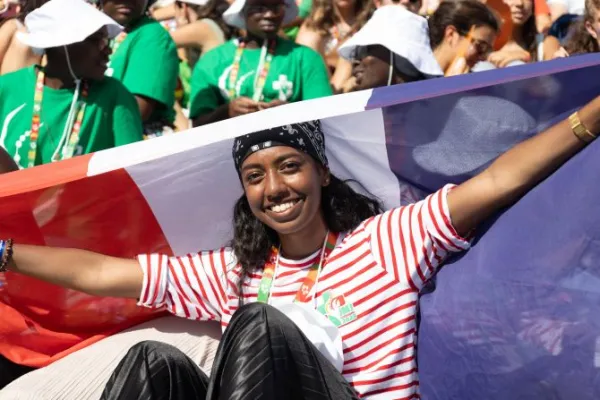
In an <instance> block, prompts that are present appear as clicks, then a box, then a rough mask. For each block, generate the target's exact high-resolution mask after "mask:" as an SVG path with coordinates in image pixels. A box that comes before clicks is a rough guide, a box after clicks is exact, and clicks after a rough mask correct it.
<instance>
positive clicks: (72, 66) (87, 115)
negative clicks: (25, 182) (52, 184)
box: [0, 0, 142, 168]
mask: <svg viewBox="0 0 600 400" xmlns="http://www.w3.org/2000/svg"><path fill="white" fill-rule="evenodd" d="M25 26H26V28H27V33H24V32H19V33H18V34H17V38H18V39H19V40H21V41H22V42H23V43H24V44H26V45H28V46H30V47H31V48H33V49H35V50H36V52H38V53H39V52H41V51H45V53H46V58H47V63H46V66H45V67H43V68H42V67H40V66H37V65H36V66H31V67H27V68H23V69H20V70H18V71H15V72H12V73H9V74H6V75H2V76H0V120H1V124H2V127H1V131H0V132H1V133H0V146H2V147H4V148H5V149H6V150H7V152H8V153H9V154H10V155H11V156H12V157H13V158H14V160H15V161H16V163H17V164H18V165H19V166H20V167H21V168H27V167H32V166H35V165H40V164H45V163H49V162H53V161H58V160H63V159H67V158H70V157H73V156H76V155H80V154H86V153H91V152H94V151H98V150H104V149H108V148H112V147H115V146H119V145H123V144H128V143H132V142H136V141H139V140H142V129H141V118H140V113H139V110H138V108H137V104H136V102H135V99H134V98H133V96H132V95H131V94H130V93H129V92H128V91H127V89H126V88H125V87H124V86H123V85H122V84H121V83H120V82H118V81H117V80H115V79H112V78H108V77H105V76H104V73H105V71H106V68H107V63H108V56H109V54H110V48H109V45H108V40H109V38H111V37H115V36H116V35H117V34H118V33H119V32H120V31H121V27H120V26H119V25H118V24H117V23H115V21H113V20H111V19H110V18H109V17H107V16H106V15H104V14H103V13H101V12H100V11H98V10H96V9H95V8H94V7H92V6H90V5H89V4H87V3H85V2H83V1H81V0H51V1H50V2H48V3H46V4H44V5H43V6H42V7H40V8H38V9H36V10H35V11H33V12H32V13H30V14H29V15H28V16H27V17H26V18H25ZM42 49H43V50H42Z"/></svg>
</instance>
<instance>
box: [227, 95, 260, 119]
mask: <svg viewBox="0 0 600 400" xmlns="http://www.w3.org/2000/svg"><path fill="white" fill-rule="evenodd" d="M258 106H259V104H258V102H256V101H254V100H252V99H251V98H249V97H238V98H237V99H234V100H232V101H231V102H230V103H229V117H230V118H233V117H237V116H240V115H245V114H250V113H253V112H256V111H258V110H259V107H258Z"/></svg>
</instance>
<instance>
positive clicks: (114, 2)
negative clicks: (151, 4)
mask: <svg viewBox="0 0 600 400" xmlns="http://www.w3.org/2000/svg"><path fill="white" fill-rule="evenodd" d="M147 5H148V0H104V1H103V2H102V11H104V13H105V14H106V15H108V16H109V17H111V18H112V19H114V20H115V21H117V22H118V23H119V24H121V25H123V26H124V27H129V26H130V25H131V24H132V23H133V22H135V21H137V20H138V19H140V18H141V17H142V15H144V13H145V12H146V7H147Z"/></svg>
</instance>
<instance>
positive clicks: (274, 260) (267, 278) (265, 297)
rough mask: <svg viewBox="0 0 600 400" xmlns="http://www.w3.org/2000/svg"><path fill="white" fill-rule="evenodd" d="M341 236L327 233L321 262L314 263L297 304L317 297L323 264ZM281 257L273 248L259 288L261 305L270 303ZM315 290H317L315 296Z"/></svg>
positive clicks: (303, 284)
mask: <svg viewBox="0 0 600 400" xmlns="http://www.w3.org/2000/svg"><path fill="white" fill-rule="evenodd" d="M338 236H339V234H337V233H332V232H327V235H326V236H325V241H324V243H323V247H322V248H321V256H320V257H319V261H318V262H316V263H314V264H313V265H311V266H310V268H309V269H308V273H307V274H306V277H305V278H304V281H303V282H302V285H301V286H300V289H298V292H297V293H296V298H295V299H294V301H295V302H297V303H308V302H309V301H310V300H311V298H314V297H316V295H317V293H316V286H317V285H316V284H317V282H318V280H319V274H320V272H321V269H322V268H323V263H324V262H325V260H327V258H328V257H329V255H330V254H331V252H332V251H333V249H334V248H335V245H336V243H337V239H338ZM279 256H280V251H279V249H277V248H275V247H274V248H273V249H272V250H271V255H270V257H269V261H267V262H266V263H265V266H264V270H263V274H262V278H261V280H260V286H259V287H258V299H257V301H258V302H260V303H269V299H270V297H271V287H272V286H273V281H274V280H275V278H276V277H277V270H278V269H279ZM313 289H314V290H315V292H314V295H311V294H312V293H313Z"/></svg>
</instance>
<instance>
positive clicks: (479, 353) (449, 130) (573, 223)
mask: <svg viewBox="0 0 600 400" xmlns="http://www.w3.org/2000/svg"><path fill="white" fill-rule="evenodd" d="M599 76H600V56H598V55H592V56H582V57H574V58H570V59H565V60H558V61H553V62H547V63H540V64H534V65H529V66H523V67H513V68H507V69H504V70H498V71H490V72H482V73H477V74H472V75H468V76H461V77H456V78H445V79H437V80H432V81H428V82H423V83H416V84H409V85H401V86H397V87H391V88H383V89H377V90H375V91H374V93H373V97H372V98H371V100H370V101H369V105H368V108H376V107H380V106H383V109H382V113H383V117H384V124H385V129H386V141H387V150H388V156H389V162H390V168H391V169H392V170H393V171H394V173H395V174H396V176H397V177H398V179H399V180H401V181H404V182H408V183H411V184H413V185H414V186H417V187H419V188H422V189H425V190H427V191H433V190H435V189H437V188H439V187H441V186H442V185H443V184H444V183H447V182H454V183H460V182H462V181H464V180H465V179H467V178H468V177H470V176H472V175H473V174H475V173H476V172H477V171H480V170H481V169H482V168H483V167H484V166H485V165H487V164H488V163H489V162H490V161H491V160H493V159H494V158H495V157H496V156H497V155H498V154H500V153H502V152H503V151H505V150H506V149H508V148H510V147H511V146H513V145H514V144H515V143H518V142H519V141H522V140H524V139H526V138H527V137H529V136H531V135H533V134H535V133H537V132H539V131H541V130H543V129H544V128H546V127H548V126H549V125H551V124H552V123H554V122H556V121H558V120H559V119H562V118H565V117H566V116H567V115H568V113H570V112H571V111H572V110H574V109H576V108H578V107H580V106H582V105H583V104H585V103H586V102H588V101H589V100H591V99H592V98H593V97H595V96H596V95H598V94H600V79H598V77H599ZM503 82H504V83H503ZM461 87H462V88H463V89H464V90H461ZM440 94H443V95H440ZM599 182H600V143H594V144H593V145H591V146H590V147H588V148H587V149H586V150H584V152H582V153H581V154H580V155H578V156H576V157H575V158H574V159H573V160H571V161H569V162H568V163H567V164H566V165H565V166H564V167H563V168H562V169H560V170H559V171H558V172H556V173H555V174H554V175H552V176H551V177H550V178H549V179H547V180H546V181H544V182H543V183H542V184H540V185H539V186H538V187H537V188H535V189H534V190H533V191H532V192H530V193H529V194H528V195H527V196H525V197H524V198H523V199H522V200H521V201H519V202H518V203H517V204H516V205H514V206H513V207H511V208H509V209H508V210H507V211H506V212H504V213H503V214H502V215H500V216H499V217H498V218H497V219H496V220H495V221H491V222H490V223H489V224H488V226H485V227H482V229H481V230H480V232H478V235H477V238H476V240H475V244H474V246H473V248H472V249H471V250H470V251H469V252H467V253H466V254H464V255H462V256H461V257H458V258H455V259H453V260H450V261H449V262H448V263H447V265H446V266H445V267H444V268H443V269H442V271H441V272H440V273H439V274H438V276H437V278H436V280H435V282H432V284H431V285H429V287H428V293H426V294H425V293H424V294H423V296H422V298H421V319H420V327H419V329H420V330H419V343H418V361H419V373H420V382H421V391H422V398H423V399H425V400H430V399H436V400H442V399H443V400H448V399H461V400H468V399H477V400H481V399H486V400H492V399H493V400H496V399H498V400H506V399H511V400H513V399H527V400H529V399H531V400H534V399H565V400H571V399H578V400H586V399H589V400H592V399H594V400H596V399H599V398H600V211H598V203H599V200H598V199H600V183H599Z"/></svg>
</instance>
